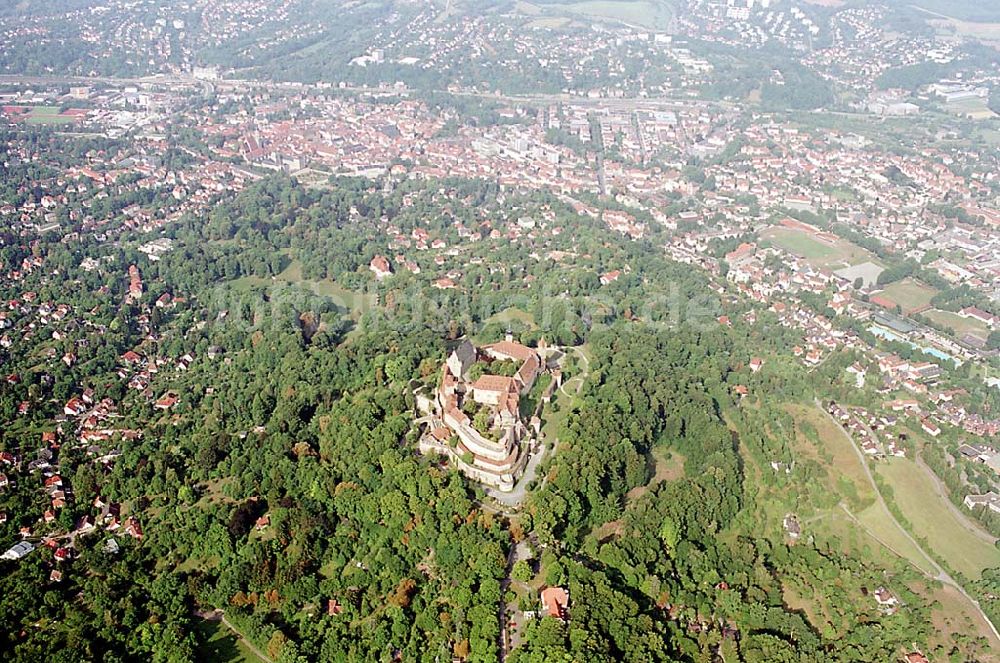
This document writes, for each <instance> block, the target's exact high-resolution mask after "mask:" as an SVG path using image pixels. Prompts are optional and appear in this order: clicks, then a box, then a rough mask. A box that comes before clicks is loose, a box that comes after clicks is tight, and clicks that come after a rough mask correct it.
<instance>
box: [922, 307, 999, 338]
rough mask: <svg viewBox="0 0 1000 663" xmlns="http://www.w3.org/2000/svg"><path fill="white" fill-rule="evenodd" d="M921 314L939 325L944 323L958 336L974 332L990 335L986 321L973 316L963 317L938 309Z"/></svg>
mask: <svg viewBox="0 0 1000 663" xmlns="http://www.w3.org/2000/svg"><path fill="white" fill-rule="evenodd" d="M923 315H924V316H926V317H927V318H929V319H931V320H933V321H934V322H936V323H937V324H939V325H944V326H945V327H947V328H948V329H950V330H952V331H953V332H954V333H955V334H957V335H959V336H962V335H964V334H975V335H976V336H981V337H982V338H986V337H987V336H989V335H990V328H989V327H987V326H986V323H985V322H982V321H981V320H976V319H975V318H963V317H962V316H960V315H958V314H957V313H952V312H951V311H941V310H939V309H931V310H930V311H925V312H924V313H923Z"/></svg>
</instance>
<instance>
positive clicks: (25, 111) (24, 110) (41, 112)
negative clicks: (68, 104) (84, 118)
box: [3, 106, 81, 124]
mask: <svg viewBox="0 0 1000 663" xmlns="http://www.w3.org/2000/svg"><path fill="white" fill-rule="evenodd" d="M80 112H81V109H68V110H67V111H65V112H60V110H59V107H58V106H4V107H3V113H4V115H6V116H7V117H8V118H10V119H11V120H13V121H15V122H26V123H28V124H71V123H73V122H76V121H78V120H79V119H80V117H81V116H80V115H77V113H80Z"/></svg>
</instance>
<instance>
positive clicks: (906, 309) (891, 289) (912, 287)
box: [875, 278, 938, 315]
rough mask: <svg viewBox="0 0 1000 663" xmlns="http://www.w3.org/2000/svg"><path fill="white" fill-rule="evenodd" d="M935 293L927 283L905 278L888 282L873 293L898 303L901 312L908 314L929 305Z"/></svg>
mask: <svg viewBox="0 0 1000 663" xmlns="http://www.w3.org/2000/svg"><path fill="white" fill-rule="evenodd" d="M937 293H938V291H937V290H935V289H934V288H932V287H930V286H929V285H924V284H923V283H920V282H918V281H915V280H913V279H911V278H905V279H903V280H902V281H896V282H895V283H890V284H889V285H888V286H886V288H885V289H884V290H881V291H879V292H877V293H875V294H877V295H878V296H879V297H882V298H884V299H888V300H889V301H890V302H892V303H893V304H898V305H899V306H900V308H902V309H903V313H904V314H907V315H909V314H910V313H914V312H917V311H921V310H923V309H925V308H927V307H928V306H930V305H931V298H933V297H934V295H936V294H937Z"/></svg>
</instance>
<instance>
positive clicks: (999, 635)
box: [815, 398, 1000, 643]
mask: <svg viewBox="0 0 1000 663" xmlns="http://www.w3.org/2000/svg"><path fill="white" fill-rule="evenodd" d="M815 403H816V407H818V408H819V409H820V410H822V411H823V414H825V415H826V416H827V417H828V418H829V419H830V421H832V422H833V423H835V424H837V427H838V428H839V429H840V431H841V432H842V433H843V434H844V435H846V436H847V439H849V440H850V441H851V448H852V449H854V453H855V454H857V456H858V459H859V460H860V461H861V465H862V467H864V468H865V475H866V476H867V477H868V481H869V483H871V485H872V489H874V491H875V495H876V497H877V499H878V504H879V507H880V508H881V509H883V510H884V511H885V513H887V514H888V515H889V518H890V519H891V520H892V522H893V523H894V524H895V525H896V527H897V528H899V530H900V531H901V532H902V533H903V535H904V536H905V537H906V539H907V540H908V541H909V542H910V543H911V544H913V546H914V547H916V549H917V550H918V551H920V554H921V555H922V556H923V557H924V558H926V559H927V560H929V561H930V563H931V564H932V565H933V567H934V568H935V569H937V570H938V574H937V575H936V576H932V575H930V574H927V573H926V572H924V571H922V570H921V573H925V575H927V576H928V577H930V578H933V579H934V580H938V581H940V582H942V583H944V584H946V585H950V586H951V587H954V588H955V589H956V590H957V591H958V592H959V593H960V594H961V595H962V596H964V597H965V599H966V600H967V601H968V602H969V603H971V604H972V605H973V606H974V607H975V609H976V610H977V611H978V612H979V615H980V617H982V619H983V621H984V622H985V623H986V624H987V625H988V626H989V627H990V630H991V631H992V632H993V637H994V638H996V641H997V642H998V643H1000V632H998V631H997V627H996V626H995V625H994V624H993V622H992V621H991V620H990V618H989V616H987V614H986V613H985V612H984V611H983V609H982V607H981V606H980V605H979V601H977V600H976V599H974V598H973V597H972V596H971V595H970V594H969V593H968V592H966V591H965V588H964V587H962V586H961V585H960V584H958V583H957V582H956V581H955V579H954V578H952V577H951V576H950V575H948V573H947V572H946V571H945V570H944V569H942V568H941V566H940V565H939V564H938V563H937V562H935V561H934V558H933V557H931V556H930V555H929V554H928V553H927V551H925V550H924V548H923V546H921V545H920V544H919V543H918V542H917V540H916V539H914V538H913V537H912V536H911V535H910V533H909V532H908V531H907V530H906V528H905V527H903V526H902V525H900V524H899V521H898V520H896V516H895V515H893V513H892V511H890V510H889V507H888V505H887V504H886V503H885V499H884V498H883V497H882V493H881V491H879V489H878V484H876V483H875V477H874V476H872V472H871V469H870V468H869V467H868V461H867V459H866V458H865V455H864V454H863V453H862V452H861V449H859V448H858V445H857V444H855V442H854V438H853V437H852V436H851V434H850V433H849V432H847V431H846V430H845V429H844V427H843V426H841V425H840V422H839V421H837V420H836V419H835V418H834V417H832V416H831V415H830V413H829V412H827V411H826V408H824V407H823V406H822V403H820V400H819V399H818V398H817V399H815ZM949 503H950V502H949ZM841 506H843V505H841ZM843 508H844V511H847V514H848V515H849V516H851V518H854V515H853V514H852V513H851V512H850V511H848V510H847V507H843ZM854 520H855V522H858V524H859V525H860V524H861V523H860V521H858V520H857V519H856V518H854ZM862 527H863V525H862ZM865 529H866V530H867V531H868V533H869V534H870V535H871V536H872V538H874V539H875V540H876V541H878V542H879V543H882V545H884V546H885V547H886V548H888V549H889V550H892V551H893V552H894V553H896V554H897V555H899V552H898V551H896V550H893V548H892V547H891V546H889V545H888V544H886V543H884V542H883V541H881V540H880V539H879V538H878V537H877V536H876V535H875V533H874V532H872V531H871V530H869V529H868V528H867V527H866V528H865ZM900 557H903V556H902V555H900ZM904 559H905V557H904Z"/></svg>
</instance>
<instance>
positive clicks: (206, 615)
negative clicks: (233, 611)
mask: <svg viewBox="0 0 1000 663" xmlns="http://www.w3.org/2000/svg"><path fill="white" fill-rule="evenodd" d="M194 615H195V617H200V618H201V619H204V620H206V621H209V622H218V621H221V622H222V624H223V626H225V627H226V628H228V629H229V630H230V631H232V632H233V635H235V636H236V637H237V638H239V639H240V641H241V642H243V644H244V645H246V647H247V649H249V650H250V651H252V652H253V655H254V656H256V657H257V658H259V659H260V660H262V661H264V662H265V663H274V661H272V660H271V659H270V658H269V657H268V656H267V655H266V654H264V652H262V651H261V650H260V649H258V648H257V645H255V644H254V643H252V642H250V640H249V639H248V638H246V637H245V636H244V635H243V634H242V633H240V630H239V629H238V628H236V627H235V626H233V625H232V624H231V623H229V620H228V619H226V613H225V612H224V611H223V610H219V609H218V608H216V609H215V610H197V611H195V613H194Z"/></svg>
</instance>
